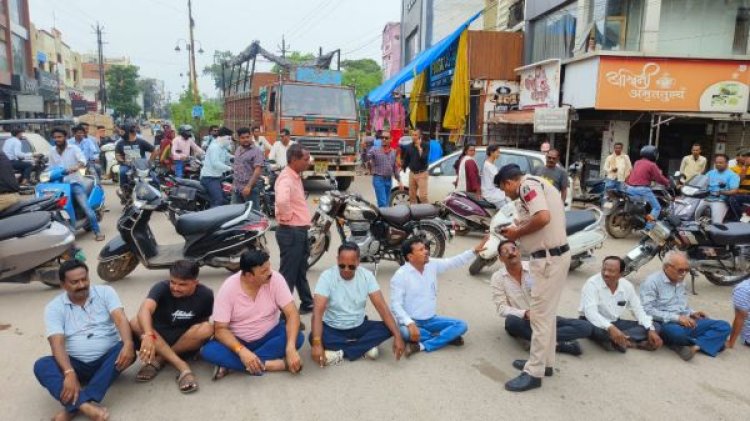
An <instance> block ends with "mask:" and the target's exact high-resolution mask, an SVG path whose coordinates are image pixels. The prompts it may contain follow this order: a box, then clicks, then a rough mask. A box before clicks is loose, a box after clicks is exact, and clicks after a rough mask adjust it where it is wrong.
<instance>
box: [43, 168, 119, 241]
mask: <svg viewBox="0 0 750 421" xmlns="http://www.w3.org/2000/svg"><path fill="white" fill-rule="evenodd" d="M65 175H66V174H65V169H63V168H61V167H53V168H48V169H47V170H45V171H44V172H43V173H42V174H41V175H40V176H39V184H37V185H36V196H37V197H55V198H56V199H61V198H63V197H64V198H66V199H67V200H66V201H65V204H64V206H63V210H62V212H63V217H64V218H66V220H67V221H68V223H69V224H70V227H71V228H72V229H73V231H74V232H75V231H78V230H79V229H85V230H86V231H90V230H91V224H90V223H89V220H88V217H87V216H86V212H85V211H84V209H82V208H81V207H80V206H79V205H78V203H76V201H75V198H74V197H73V191H72V190H73V189H72V187H73V184H72V183H71V182H69V181H66V180H65ZM74 183H75V184H79V185H81V186H83V189H84V191H85V192H86V196H87V197H88V204H89V206H90V207H91V209H93V210H94V212H95V213H96V219H97V221H101V220H102V212H103V211H104V189H102V186H101V185H100V184H99V183H98V182H97V181H96V179H95V178H94V177H93V176H79V177H78V178H77V180H75V181H74Z"/></svg>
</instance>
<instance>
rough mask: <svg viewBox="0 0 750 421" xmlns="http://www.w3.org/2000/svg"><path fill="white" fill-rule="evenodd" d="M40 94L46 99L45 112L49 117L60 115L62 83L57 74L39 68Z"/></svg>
mask: <svg viewBox="0 0 750 421" xmlns="http://www.w3.org/2000/svg"><path fill="white" fill-rule="evenodd" d="M36 73H37V81H38V82H39V94H40V95H41V96H42V98H43V99H44V113H45V114H46V115H47V117H59V116H60V115H61V114H60V84H59V82H58V80H57V75H54V74H52V73H49V72H45V71H42V70H37V71H36Z"/></svg>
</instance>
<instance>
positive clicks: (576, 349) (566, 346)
mask: <svg viewBox="0 0 750 421" xmlns="http://www.w3.org/2000/svg"><path fill="white" fill-rule="evenodd" d="M557 352H559V353H561V354H568V355H574V356H576V357H577V356H579V355H581V354H583V350H582V349H581V345H580V344H579V343H578V341H568V342H560V343H559V344H557Z"/></svg>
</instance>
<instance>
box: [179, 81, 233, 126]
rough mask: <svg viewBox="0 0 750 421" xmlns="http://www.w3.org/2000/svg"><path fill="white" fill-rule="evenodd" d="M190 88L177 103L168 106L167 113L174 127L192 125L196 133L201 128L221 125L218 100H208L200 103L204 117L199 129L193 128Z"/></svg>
mask: <svg viewBox="0 0 750 421" xmlns="http://www.w3.org/2000/svg"><path fill="white" fill-rule="evenodd" d="M191 89H192V88H190V87H188V89H187V90H186V91H185V92H183V93H182V94H180V99H179V101H178V102H173V103H172V104H169V111H170V115H171V120H172V122H173V123H174V125H175V127H178V126H180V125H181V124H190V125H193V126H194V128H195V129H196V132H197V131H198V130H200V128H202V127H208V126H210V125H214V124H215V125H218V126H220V125H222V123H223V119H224V109H223V105H222V103H221V102H220V101H219V100H215V99H208V100H205V101H203V102H202V105H203V113H204V116H203V118H202V119H201V121H200V127H195V125H196V124H195V119H193V94H192V90H191Z"/></svg>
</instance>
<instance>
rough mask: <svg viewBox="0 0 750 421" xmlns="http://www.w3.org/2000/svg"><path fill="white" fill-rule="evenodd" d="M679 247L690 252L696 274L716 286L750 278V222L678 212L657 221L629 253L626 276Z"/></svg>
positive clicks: (692, 272)
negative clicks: (690, 217) (703, 219)
mask: <svg viewBox="0 0 750 421" xmlns="http://www.w3.org/2000/svg"><path fill="white" fill-rule="evenodd" d="M673 249H677V250H682V251H684V252H686V253H687V255H688V260H689V261H690V266H691V275H692V277H693V292H695V274H696V272H697V273H701V274H703V276H705V277H706V279H708V281H709V282H711V283H712V284H715V285H726V286H729V285H735V284H738V283H740V282H742V281H743V280H745V279H747V278H750V225H748V224H745V223H742V222H729V223H726V224H709V223H700V222H694V221H683V220H681V219H680V217H678V216H676V215H669V216H667V217H666V218H663V219H660V220H658V221H656V222H655V224H654V227H653V228H652V229H650V230H649V231H648V232H647V233H646V235H645V236H644V237H643V238H642V239H641V241H640V242H639V243H638V245H637V246H635V248H633V249H632V250H630V252H628V254H627V255H626V256H625V258H624V259H625V271H624V273H623V276H626V275H628V274H630V273H633V272H636V271H637V270H638V269H640V268H641V267H643V266H644V265H645V264H646V263H648V262H650V261H651V260H652V259H653V258H654V257H656V256H659V257H660V258H661V257H662V256H664V255H665V254H666V253H667V252H668V251H670V250H673Z"/></svg>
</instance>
